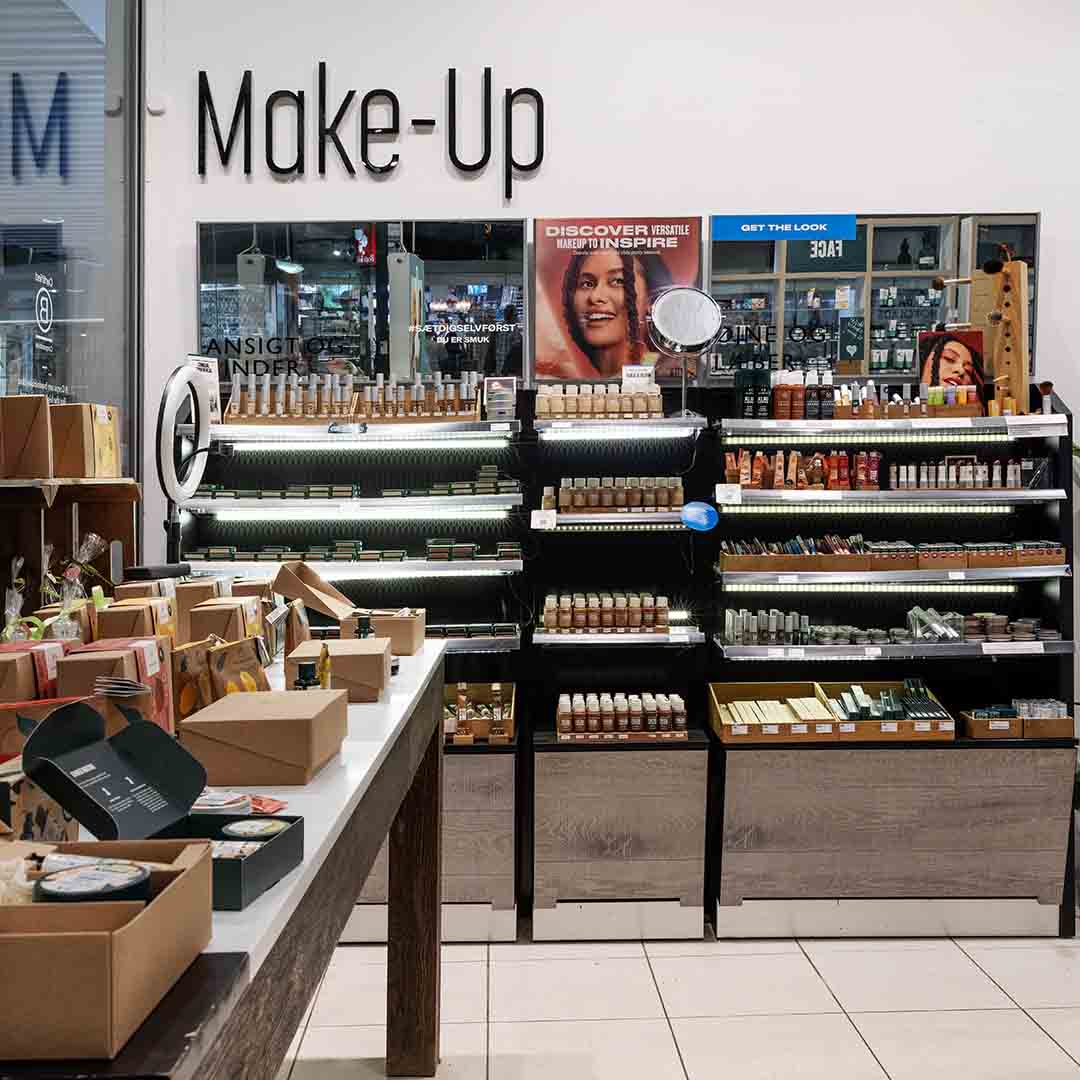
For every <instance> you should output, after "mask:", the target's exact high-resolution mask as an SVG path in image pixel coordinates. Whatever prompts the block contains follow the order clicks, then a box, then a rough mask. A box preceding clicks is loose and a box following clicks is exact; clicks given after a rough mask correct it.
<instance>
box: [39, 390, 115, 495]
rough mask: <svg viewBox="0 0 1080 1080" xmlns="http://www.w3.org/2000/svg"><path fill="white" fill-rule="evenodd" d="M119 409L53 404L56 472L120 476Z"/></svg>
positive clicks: (50, 411) (93, 476)
mask: <svg viewBox="0 0 1080 1080" xmlns="http://www.w3.org/2000/svg"><path fill="white" fill-rule="evenodd" d="M119 417H120V410H119V409H118V408H117V407H116V406H115V405H89V404H86V403H79V404H75V405H52V406H50V408H49V423H50V426H51V428H52V441H53V475H54V476H68V477H82V478H87V479H101V478H104V477H114V476H119V475H120V436H119Z"/></svg>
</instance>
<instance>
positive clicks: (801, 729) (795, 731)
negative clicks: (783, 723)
mask: <svg viewBox="0 0 1080 1080" xmlns="http://www.w3.org/2000/svg"><path fill="white" fill-rule="evenodd" d="M809 730H810V728H809V726H808V725H806V724H792V725H791V734H792V735H805V734H806V733H807V732H808V731H809Z"/></svg>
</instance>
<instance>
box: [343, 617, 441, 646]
mask: <svg viewBox="0 0 1080 1080" xmlns="http://www.w3.org/2000/svg"><path fill="white" fill-rule="evenodd" d="M358 615H367V616H369V618H370V619H371V632H372V634H373V636H375V637H387V638H389V639H390V650H391V652H393V654H394V655H395V656H412V655H413V654H414V653H418V652H419V651H420V650H421V649H422V648H423V647H424V637H425V634H426V633H427V625H426V624H427V612H426V611H425V609H424V608H408V607H405V608H396V609H391V608H356V609H355V610H354V613H353V614H352V615H350V616H349V617H348V618H346V619H342V620H341V637H342V640H346V639H348V638H354V637H356V623H357V616H358Z"/></svg>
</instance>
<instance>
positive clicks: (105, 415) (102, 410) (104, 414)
mask: <svg viewBox="0 0 1080 1080" xmlns="http://www.w3.org/2000/svg"><path fill="white" fill-rule="evenodd" d="M94 415H95V416H96V417H97V422H98V423H99V424H107V423H108V422H109V407H108V406H107V405H95V406H94Z"/></svg>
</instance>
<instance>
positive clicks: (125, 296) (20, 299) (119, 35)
mask: <svg viewBox="0 0 1080 1080" xmlns="http://www.w3.org/2000/svg"><path fill="white" fill-rule="evenodd" d="M133 7H134V5H133V4H130V3H125V2H123V0H114V2H112V3H110V4H108V5H106V2H105V0H96V2H94V0H83V2H80V3H77V4H76V3H71V4H67V3H61V2H60V0H49V2H46V0H40V2H34V3H25V2H23V3H16V2H10V0H0V26H2V27H3V33H2V34H0V116H3V117H4V120H5V123H4V134H3V140H2V143H0V170H2V173H3V180H2V182H0V357H2V358H3V361H4V362H3V364H2V365H0V393H2V394H46V395H47V396H48V397H49V398H50V399H51V400H52V401H54V402H69V401H91V402H97V403H108V404H112V405H119V406H120V408H121V410H122V416H123V417H124V422H123V423H122V426H121V441H122V443H123V453H124V468H125V472H127V473H128V474H130V473H131V472H132V470H133V469H134V468H135V465H136V463H137V461H138V455H137V454H135V453H133V445H132V444H133V442H134V441H136V439H137V436H136V433H137V431H138V428H137V421H138V417H137V415H135V413H136V409H137V395H136V394H135V392H134V389H133V387H134V385H135V378H136V372H135V363H134V356H135V338H134V335H131V334H130V333H129V318H130V314H131V311H132V305H133V299H134V289H133V287H132V284H131V282H132V273H131V272H132V271H133V270H134V262H133V257H132V256H133V249H134V246H135V241H134V237H135V232H134V229H133V225H134V217H135V214H134V208H133V203H132V201H131V200H132V198H137V196H138V183H137V182H132V183H126V182H125V181H126V180H130V179H131V177H132V175H133V174H132V170H131V168H130V166H129V163H133V162H135V161H136V160H137V156H136V154H135V152H134V148H135V133H136V127H137V123H138V103H137V94H136V93H134V92H133V87H134V85H135V83H134V77H133V72H132V71H131V70H130V67H129V65H128V58H129V57H132V56H134V55H135V50H134V48H133V42H134V39H135V32H134V16H133ZM107 82H108V85H109V86H110V88H112V89H113V90H114V91H122V92H119V93H116V94H115V95H110V97H109V99H108V100H107V99H106V83H107ZM9 120H10V127H9V126H8V121H9Z"/></svg>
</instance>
